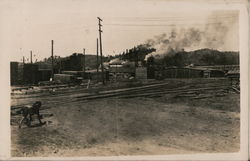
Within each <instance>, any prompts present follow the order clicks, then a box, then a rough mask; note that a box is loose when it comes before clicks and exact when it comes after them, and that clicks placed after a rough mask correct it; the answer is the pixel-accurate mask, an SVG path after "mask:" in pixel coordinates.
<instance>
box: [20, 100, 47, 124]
mask: <svg viewBox="0 0 250 161" xmlns="http://www.w3.org/2000/svg"><path fill="white" fill-rule="evenodd" d="M41 106H42V103H41V102H40V101H36V102H35V103H34V104H33V105H32V106H24V107H22V108H21V110H20V111H21V113H22V114H23V118H22V120H21V121H20V123H19V128H21V126H22V123H23V121H26V124H27V125H28V126H30V124H31V121H32V115H37V118H38V120H39V123H40V124H44V123H43V122H42V121H41V118H42V115H40V107H41ZM28 117H29V118H28Z"/></svg>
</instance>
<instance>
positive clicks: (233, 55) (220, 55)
mask: <svg viewBox="0 0 250 161" xmlns="http://www.w3.org/2000/svg"><path fill="white" fill-rule="evenodd" d="M159 62H160V63H161V64H165V65H167V66H186V65H190V64H194V65H237V64H239V52H232V51H218V50H213V49H200V50H195V51H190V52H186V51H182V52H177V53H172V54H168V55H166V56H165V57H164V58H163V59H162V60H160V61H159Z"/></svg>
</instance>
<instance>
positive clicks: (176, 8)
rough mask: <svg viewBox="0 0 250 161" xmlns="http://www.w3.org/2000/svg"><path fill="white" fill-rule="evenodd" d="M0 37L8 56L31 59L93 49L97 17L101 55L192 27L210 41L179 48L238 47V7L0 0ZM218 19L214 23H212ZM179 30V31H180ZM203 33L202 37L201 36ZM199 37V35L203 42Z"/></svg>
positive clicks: (123, 0) (124, 0) (135, 0)
mask: <svg viewBox="0 0 250 161" xmlns="http://www.w3.org/2000/svg"><path fill="white" fill-rule="evenodd" d="M0 4H1V5H0V9H1V10H0V34H1V35H2V36H1V37H0V41H1V43H2V44H4V45H3V46H4V47H5V50H4V52H5V54H9V55H10V60H11V61H21V60H22V57H23V56H24V57H25V58H26V60H27V59H28V58H29V56H30V51H31V50H32V52H33V61H34V60H36V59H37V60H38V61H39V60H42V59H44V58H45V57H49V56H50V55H51V40H54V55H57V56H61V57H65V56H69V55H70V54H72V53H75V52H76V53H81V52H82V51H83V48H85V50H86V54H96V41H97V40H96V39H97V38H98V20H97V17H101V18H102V19H103V22H102V25H103V26H102V30H103V33H102V42H103V54H104V55H105V56H107V55H114V54H119V53H121V52H123V51H125V50H126V49H130V48H132V47H134V46H136V45H139V44H143V43H145V42H146V41H147V40H149V39H154V38H155V37H157V35H161V34H163V33H166V34H167V35H169V34H170V33H171V32H172V31H173V30H174V31H176V33H177V34H178V32H179V31H183V30H185V31H186V30H187V31H188V29H190V28H194V29H197V30H199V31H200V32H202V33H205V35H207V36H208V37H210V38H209V41H212V40H216V41H217V42H223V43H217V42H215V43H214V44H213V45H209V44H208V43H199V44H196V45H192V46H191V47H186V48H185V50H195V49H200V48H216V49H218V50H223V51H238V50H239V33H238V30H239V22H238V12H237V11H233V10H218V9H211V8H209V9H206V8H202V7H199V6H192V5H191V6H188V5H190V4H189V3H180V4H178V3H177V4H176V3H175V4H173V2H172V1H167V0H158V1H156V0H43V1H42V0H19V1H16V0H13V1H5V0H2V1H0ZM218 24H219V25H218ZM184 35H185V34H184ZM207 36H204V39H206V37H207ZM204 41H205V40H203V42H204ZM215 44H216V45H215Z"/></svg>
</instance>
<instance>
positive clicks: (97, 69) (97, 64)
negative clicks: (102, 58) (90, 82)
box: [96, 38, 99, 73]
mask: <svg viewBox="0 0 250 161" xmlns="http://www.w3.org/2000/svg"><path fill="white" fill-rule="evenodd" d="M96 71H97V73H98V72H99V58H98V38H97V39H96Z"/></svg>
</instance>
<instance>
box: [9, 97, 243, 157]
mask: <svg viewBox="0 0 250 161" xmlns="http://www.w3.org/2000/svg"><path fill="white" fill-rule="evenodd" d="M33 99H34V98H31V99H26V100H22V101H23V102H31V101H34V100H33ZM13 101H15V100H13ZM22 101H20V102H22ZM46 106H48V107H49V108H47V109H45V110H43V111H42V113H48V114H50V113H52V114H53V116H50V117H45V118H44V119H43V120H44V121H47V124H46V125H44V126H42V127H33V128H27V127H25V126H24V127H23V128H22V129H18V127H17V124H15V121H13V122H14V123H13V124H12V126H11V130H12V131H11V132H12V133H11V134H12V135H11V138H12V156H110V155H145V154H147V155H157V154H158V155H159V154H161V155H162V154H180V153H204V152H205V153H207V152H208V153H211V152H218V153H219V152H237V151H239V146H240V137H239V133H240V98H239V94H236V93H232V92H229V93H228V94H226V95H224V96H221V97H209V98H205V99H190V98H186V97H174V96H173V95H171V94H168V95H163V96H162V97H156V98H144V97H139V98H127V99H117V98H107V99H100V100H93V101H88V102H84V103H83V102H74V103H71V104H61V105H60V106H57V105H54V104H53V103H51V104H47V105H46ZM15 117H18V116H13V117H12V119H15Z"/></svg>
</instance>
